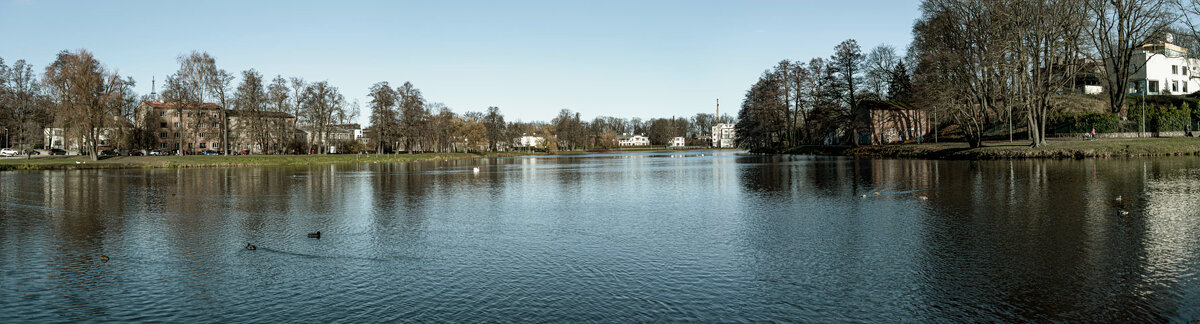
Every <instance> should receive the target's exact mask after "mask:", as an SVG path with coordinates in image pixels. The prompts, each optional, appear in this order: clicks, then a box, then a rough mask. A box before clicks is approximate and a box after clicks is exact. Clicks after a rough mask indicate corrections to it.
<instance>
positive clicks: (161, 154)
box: [150, 150, 167, 156]
mask: <svg viewBox="0 0 1200 324" xmlns="http://www.w3.org/2000/svg"><path fill="white" fill-rule="evenodd" d="M150 155H151V156H165V155H167V152H164V151H159V150H150Z"/></svg>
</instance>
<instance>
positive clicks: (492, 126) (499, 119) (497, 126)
mask: <svg viewBox="0 0 1200 324" xmlns="http://www.w3.org/2000/svg"><path fill="white" fill-rule="evenodd" d="M504 125H505V123H504V115H502V114H500V107H488V109H487V115H486V116H484V119H483V126H484V128H487V142H488V150H490V151H493V152H494V151H497V150H498V149H499V148H498V147H497V146H496V145H497V142H499V141H500V140H502V139H503V137H504Z"/></svg>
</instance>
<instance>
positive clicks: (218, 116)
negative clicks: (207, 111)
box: [213, 113, 221, 118]
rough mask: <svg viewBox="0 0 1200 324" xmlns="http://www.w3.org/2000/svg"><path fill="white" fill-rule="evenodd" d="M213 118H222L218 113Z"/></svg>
mask: <svg viewBox="0 0 1200 324" xmlns="http://www.w3.org/2000/svg"><path fill="white" fill-rule="evenodd" d="M213 118H221V116H220V115H218V114H217V113H213Z"/></svg>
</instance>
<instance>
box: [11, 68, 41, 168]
mask: <svg viewBox="0 0 1200 324" xmlns="http://www.w3.org/2000/svg"><path fill="white" fill-rule="evenodd" d="M47 106H48V98H46V97H45V95H44V94H43V91H42V84H41V82H40V81H38V79H37V77H36V76H35V75H34V73H33V66H32V65H30V64H28V63H25V60H17V61H16V62H14V63H13V66H12V67H11V68H6V67H5V66H4V60H3V59H0V114H2V115H0V125H4V126H5V128H6V129H7V131H6V138H5V140H7V141H8V142H5V143H0V145H12V143H13V142H16V143H17V145H16V147H17V148H19V149H20V151H22V152H26V151H27V150H29V149H31V148H32V146H31V145H30V144H32V143H31V142H32V141H33V140H34V139H37V138H41V137H40V136H38V135H39V134H40V133H41V131H42V128H43V127H45V126H46V124H48V123H50V112H49V109H47V108H48V107H47ZM27 157H28V156H27Z"/></svg>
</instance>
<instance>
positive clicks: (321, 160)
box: [0, 153, 524, 170]
mask: <svg viewBox="0 0 1200 324" xmlns="http://www.w3.org/2000/svg"><path fill="white" fill-rule="evenodd" d="M519 155H524V154H518V153H486V154H475V153H419V154H405V153H400V154H328V155H320V154H318V155H229V156H226V155H216V156H204V155H189V156H116V157H108V158H103V159H100V160H99V161H92V159H91V158H89V157H87V156H77V155H75V156H47V157H34V158H30V159H26V158H6V159H0V170H81V169H129V168H198V167H238V166H287V165H311V164H338V163H375V162H379V163H385V162H386V163H393V162H414V161H434V160H459V159H473V158H485V157H506V156H519Z"/></svg>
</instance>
